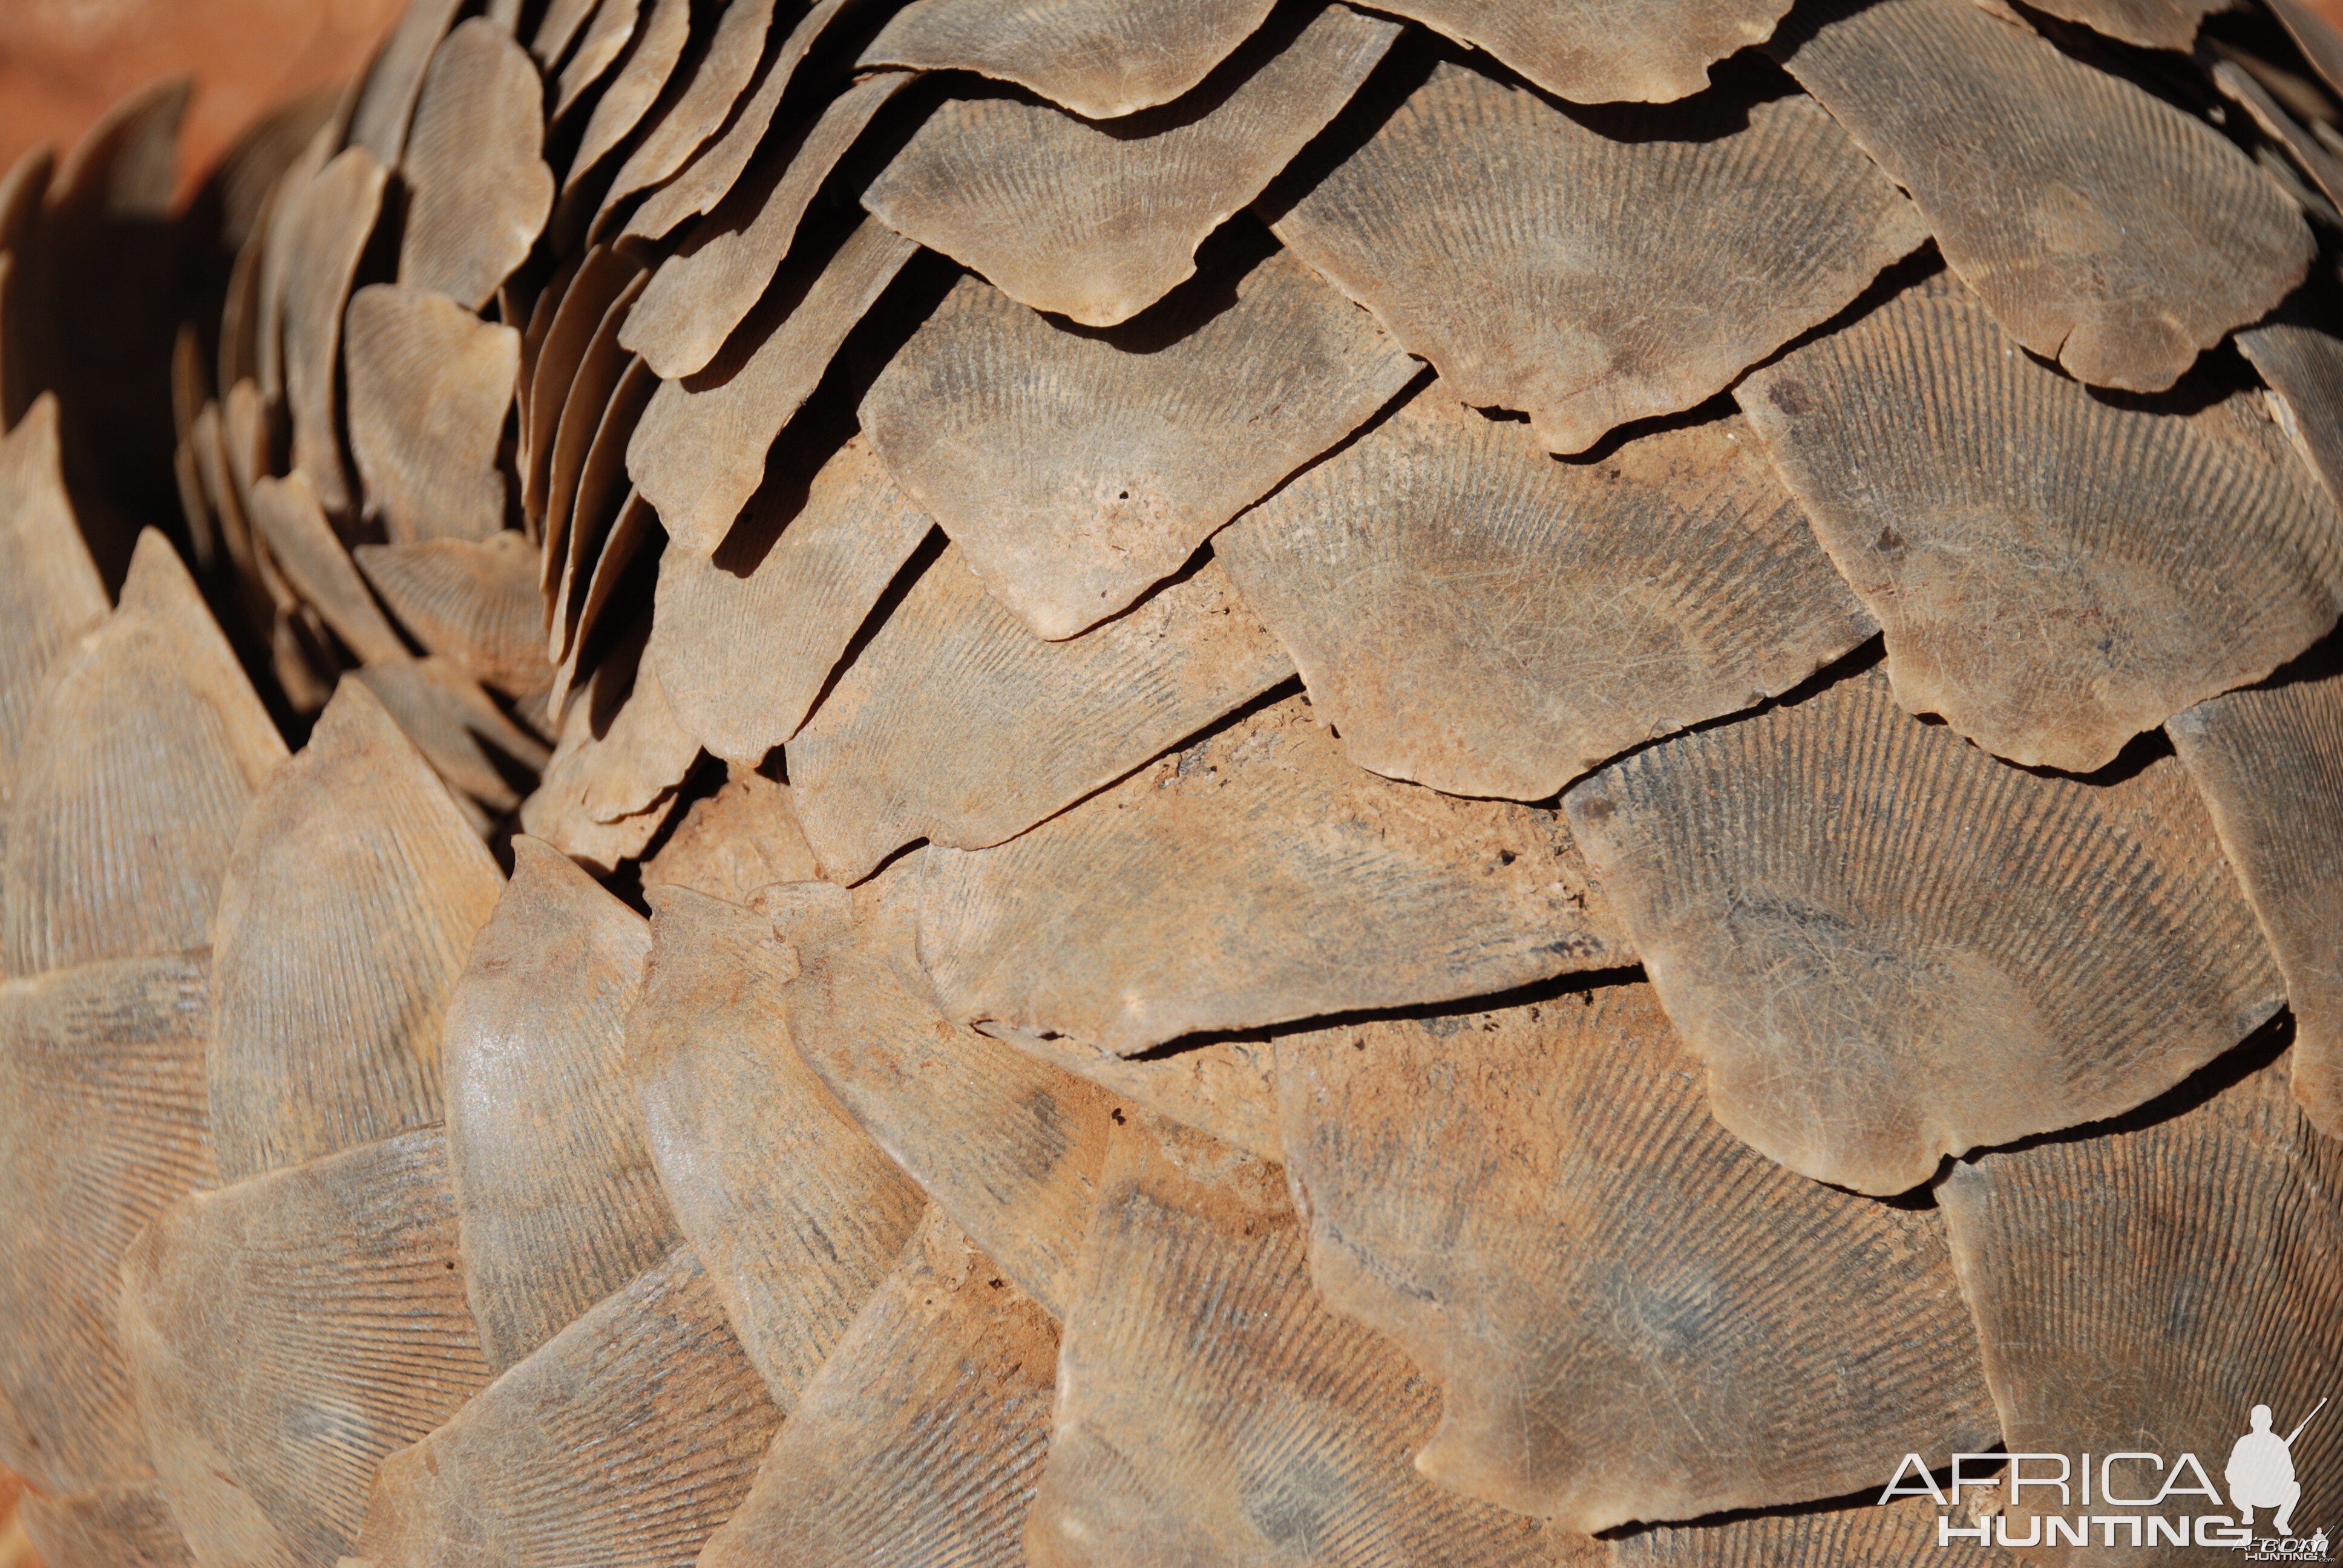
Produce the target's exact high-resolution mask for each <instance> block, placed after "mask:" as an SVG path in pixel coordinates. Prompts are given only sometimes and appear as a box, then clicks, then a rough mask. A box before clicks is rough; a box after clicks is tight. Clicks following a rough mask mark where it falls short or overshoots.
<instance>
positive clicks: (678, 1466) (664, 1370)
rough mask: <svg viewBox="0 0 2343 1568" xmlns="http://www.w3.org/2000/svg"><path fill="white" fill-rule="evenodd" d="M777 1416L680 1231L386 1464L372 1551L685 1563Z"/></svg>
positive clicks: (512, 1561) (508, 1561) (503, 1564)
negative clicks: (672, 1243)
mask: <svg viewBox="0 0 2343 1568" xmlns="http://www.w3.org/2000/svg"><path fill="white" fill-rule="evenodd" d="M779 1424H780V1412H779V1411H778V1410H776V1409H775V1408H774V1407H773V1404H772V1402H771V1401H770V1400H769V1399H767V1398H766V1397H765V1385H764V1382H763V1381H762V1380H761V1379H759V1377H758V1375H757V1369H756V1368H755V1367H754V1366H752V1365H750V1364H749V1358H748V1357H747V1356H745V1355H743V1354H742V1353H741V1351H740V1344H739V1341H738V1340H736V1339H735V1338H734V1337H733V1335H732V1331H731V1330H730V1329H729V1328H728V1327H727V1326H726V1324H725V1321H724V1309H723V1306H722V1303H721V1302H719V1300H718V1297H717V1294H716V1291H715V1288H714V1287H713V1286H712V1285H711V1284H710V1283H709V1279H708V1276H707V1274H706V1273H705V1272H704V1271H702V1270H701V1269H700V1267H699V1260H698V1259H697V1258H695V1257H694V1256H693V1255H692V1252H691V1249H690V1248H689V1247H678V1248H677V1249H676V1250H675V1251H674V1252H672V1253H671V1254H669V1257H668V1258H667V1259H666V1260H665V1261H662V1262H661V1263H659V1266H658V1267H656V1268H654V1269H652V1270H651V1271H649V1272H648V1273H646V1274H644V1275H643V1276H642V1277H641V1278H639V1279H638V1280H636V1281H634V1282H631V1283H630V1284H628V1286H627V1287H626V1288H625V1289H624V1290H621V1291H619V1292H618V1293H617V1294H615V1295H613V1296H611V1297H609V1298H608V1300H606V1301H604V1302H601V1303H600V1304H599V1305H598V1306H597V1307H596V1308H595V1309H594V1310H593V1311H592V1312H588V1314H587V1315H586V1316H585V1317H583V1318H581V1319H579V1320H578V1322H575V1323H572V1324H571V1325H570V1326H569V1327H568V1328H567V1329H565V1330H563V1331H562V1332H560V1333H559V1334H558V1335H556V1336H555V1337H554V1338H553V1339H552V1340H551V1341H550V1342H548V1343H547V1344H546V1345H544V1346H543V1347H542V1348H540V1349H539V1350H538V1352H536V1353H535V1354H534V1355H532V1356H530V1357H529V1358H528V1360H527V1361H525V1362H521V1363H520V1364H519V1365H518V1366H516V1367H514V1368H513V1369H512V1370H511V1371H510V1372H507V1373H506V1374H505V1375H504V1376H502V1377H500V1378H498V1380H497V1381H496V1382H495V1383H494V1384H492V1385H491V1386H490V1387H489V1388H488V1391H487V1392H484V1393H482V1394H480V1395H479V1396H478V1398H476V1399H474V1400H473V1401H472V1402H471V1403H469V1404H468V1405H466V1406H465V1407H464V1408H463V1409H462V1410H461V1411H458V1412H457V1413H456V1415H455V1416H454V1418H453V1419H452V1420H450V1421H449V1422H447V1424H446V1425H444V1426H442V1427H440V1428H439V1429H438V1430H437V1432H433V1433H431V1434H430V1436H428V1437H427V1438H425V1439H423V1440H422V1441H421V1442H417V1443H416V1444H415V1445H414V1446H412V1447H410V1448H407V1449H403V1450H401V1451H400V1452H397V1453H395V1454H393V1455H391V1456H390V1458H389V1459H388V1460H387V1462H385V1463H384V1465H383V1472H382V1479H381V1481H380V1482H379V1483H377V1485H376V1487H375V1490H374V1494H373V1497H372V1500H371V1501H370V1502H369V1503H368V1504H367V1519H366V1526H365V1528H364V1530H363V1531H361V1532H360V1533H359V1536H358V1542H357V1547H356V1549H355V1553H354V1554H355V1555H357V1557H358V1558H359V1559H360V1561H361V1563H363V1564H367V1565H369V1568H639V1565H640V1568H686V1565H687V1564H689V1563H691V1562H692V1560H693V1558H694V1557H695V1556H696V1555H697V1554H698V1553H699V1549H700V1546H701V1544H702V1543H704V1542H705V1541H706V1540H707V1538H708V1536H709V1533H711V1532H712V1531H714V1529H715V1528H716V1526H717V1525H718V1524H719V1523H722V1522H723V1521H724V1520H725V1519H726V1518H727V1517H729V1515H730V1514H731V1513H732V1512H733V1510H734V1509H735V1508H737V1507H738V1506H739V1502H740V1499H741V1497H742V1495H743V1494H744V1493H747V1492H748V1490H749V1480H750V1477H751V1475H752V1474H753V1473H754V1472H755V1470H756V1466H757V1460H758V1456H759V1454H761V1453H762V1452H764V1451H765V1448H766V1445H767V1444H768V1443H769V1442H770V1441H771V1439H772V1435H773V1430H774V1428H775V1427H777V1426H778V1425H779Z"/></svg>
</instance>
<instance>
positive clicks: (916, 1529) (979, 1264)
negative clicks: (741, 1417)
mask: <svg viewBox="0 0 2343 1568" xmlns="http://www.w3.org/2000/svg"><path fill="white" fill-rule="evenodd" d="M1057 1351H1058V1326H1057V1324H1056V1323H1054V1322H1051V1319H1050V1315H1049V1314H1048V1313H1047V1312H1043V1311H1042V1310H1041V1307H1040V1306H1038V1305H1037V1304H1035V1302H1033V1301H1032V1299H1031V1297H1029V1296H1027V1295H1026V1294H1025V1293H1024V1292H1022V1291H1020V1290H1019V1289H1018V1288H1017V1287H1016V1286H1015V1285H1013V1284H1011V1283H1010V1282H1008V1281H1007V1280H1005V1279H1003V1278H1002V1277H1001V1274H1000V1273H999V1272H998V1271H996V1270H995V1268H994V1266H993V1263H992V1260H991V1259H990V1258H988V1257H986V1256H985V1255H984V1253H983V1252H982V1251H979V1250H978V1249H977V1248H976V1246H975V1245H974V1244H972V1243H971V1242H970V1241H969V1240H968V1238H967V1237H966V1236H965V1235H963V1234H962V1233H961V1232H960V1230H959V1229H958V1228H957V1227H955V1226H954V1225H953V1224H952V1222H951V1221H950V1220H948V1219H946V1218H944V1216H943V1211H941V1210H940V1209H935V1208H932V1207H931V1208H930V1209H929V1211H928V1215H927V1219H926V1221H924V1222H923V1223H922V1224H921V1225H920V1228H919V1231H918V1232H917V1233H916V1234H915V1235H914V1236H913V1237H912V1238H911V1241H910V1245H909V1246H907V1247H906V1248H905V1249H904V1250H903V1255H902V1261H901V1262H900V1264H898V1265H897V1266H896V1268H895V1270H894V1271H893V1272H892V1273H891V1274H890V1275H889V1276H888V1278H887V1279H886V1281H885V1282H883V1283H882V1284H880V1287H879V1289H878V1291H877V1292H876V1293H875V1294H873V1295H872V1296H871V1298H870V1303H869V1305H867V1306H865V1307H864V1308H863V1310H862V1312H861V1315H860V1316H859V1317H857V1318H856V1319H855V1321H854V1324H853V1326H852V1327H851V1328H850V1329H848V1330H847V1332H846V1335H845V1337H844V1338H843V1339H841V1340H840V1342H839V1344H838V1348H837V1349H836V1350H835V1351H834V1352H831V1354H830V1360H829V1361H828V1362H824V1363H823V1365H822V1369H821V1371H820V1373H819V1374H818V1375H817V1376H816V1377H815V1378H814V1380H813V1382H812V1383H811V1384H809V1386H808V1387H807V1389H806V1392H805V1398H804V1400H803V1401H802V1402H800V1403H799V1405H798V1408H797V1409H796V1410H795V1411H793V1412H790V1415H789V1422H788V1423H787V1424H786V1425H784V1426H783V1427H782V1428H781V1432H780V1435H779V1437H777V1438H775V1439H774V1440H773V1446H772V1447H771V1449H769V1451H768V1452H766V1455H765V1460H764V1462H763V1464H762V1465H760V1466H759V1469H758V1472H757V1483H756V1484H755V1485H754V1486H753V1487H751V1488H750V1489H749V1495H748V1496H747V1497H746V1498H744V1499H742V1500H741V1503H740V1507H739V1512H738V1513H735V1514H733V1516H732V1518H731V1519H730V1520H729V1522H728V1523H726V1524H725V1526H724V1528H723V1529H721V1530H719V1531H718V1532H717V1533H715V1534H714V1535H712V1536H710V1537H709V1542H708V1545H707V1547H706V1549H705V1550H704V1551H702V1552H701V1553H700V1555H699V1568H758V1565H760V1564H764V1563H777V1562H780V1563H795V1564H802V1565H803V1568H859V1565H860V1564H863V1563H950V1564H952V1568H1022V1565H1023V1564H1024V1563H1025V1561H1026V1558H1025V1554H1024V1551H1023V1542H1022V1537H1023V1535H1024V1527H1025V1522H1026V1513H1027V1510H1028V1509H1029V1508H1030V1507H1031V1503H1032V1488H1033V1481H1034V1478H1035V1475H1036V1473H1038V1472H1039V1470H1040V1469H1041V1458H1042V1453H1043V1451H1044V1449H1045V1448H1046V1447H1047V1445H1048V1442H1049V1437H1050V1394H1051V1383H1052V1375H1053V1373H1054V1372H1055V1370H1056V1364H1057Z"/></svg>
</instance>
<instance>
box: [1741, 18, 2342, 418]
mask: <svg viewBox="0 0 2343 1568" xmlns="http://www.w3.org/2000/svg"><path fill="white" fill-rule="evenodd" d="M1773 47H1774V48H1775V52H1776V53H1777V54H1778V55H1780V56H1781V59H1782V63H1783V64H1784V65H1787V66H1788V67H1789V70H1790V74H1791V75H1794V76H1795V77H1796V78H1797V79H1798V82H1799V84H1800V85H1802V86H1804V87H1805V89H1806V90H1807V91H1808V92H1810V93H1812V94H1814V95H1815V97H1817V98H1819V99H1821V100H1822V102H1823V104H1824V106H1825V107H1826V108H1828V109H1829V110H1830V112H1831V114H1832V115H1833V116H1835V117H1836V118H1837V119H1838V120H1839V121H1840V123H1842V124H1843V125H1845V126H1846V128H1847V132H1848V134H1849V135H1851V136H1853V137H1854V138H1855V141H1856V142H1858V143H1860V144H1861V145H1862V146H1863V148H1864V150H1865V152H1867V153H1869V154H1870V155H1871V156H1873V157H1875V158H1876V159H1877V160H1878V161H1879V165H1880V166H1881V167H1882V168H1884V169H1885V170H1886V171H1887V173H1888V174H1889V175H1891V176H1894V177H1895V179H1896V183H1897V184H1899V185H1901V186H1903V187H1904V188H1905V189H1906V190H1907V191H1909V192H1910V193H1911V196H1912V200H1913V203H1914V205H1915V206H1917V207H1918V209H1919V211H1920V214H1921V216H1922V217H1923V218H1924V219H1926V223H1927V225H1928V227H1929V228H1930V229H1931V230H1932V231H1933V232H1934V233H1935V235H1936V244H1937V246H1938V247H1939V248H1940V249H1942V250H1943V252H1944V255H1945V259H1946V261H1947V262H1948V263H1950V264H1951V266H1952V268H1953V270H1954V272H1956V273H1957V274H1958V275H1960V276H1961V277H1963V278H1964V279H1966V281H1967V282H1968V284H1969V285H1970V286H1972V287H1973V288H1975V289H1976V291H1977V293H1978V295H1979V296H1980V297H1982V298H1983V299H1984V301H1985V304H1986V308H1988V309H1989V310H1991V311H1992V312H1993V317H1994V319H1995V320H1996V321H1997V322H1999V323H2000V324H2001V326H2002V327H2003V329H2004V330H2006V332H2008V333H2009V335H2010V336H2011V337H2015V338H2016V339H2017V341H2018V342H2020V343H2022V344H2024V345H2025V346H2026V347H2027V348H2030V349H2032V350H2033V351H2034V352H2035V353H2036V354H2039V355H2041V356H2042V357H2045V358H2050V359H2056V361H2057V362H2058V363H2059V364H2060V365H2061V366H2063V367H2065V368H2066V370H2067V371H2068V372H2069V373H2070V374H2072V375H2073V376H2074V377H2076V378H2077V379H2078V380H2082V381H2087V382H2089V383H2091V384H2092V385H2094V386H2099V387H2123V388H2125V389H2127V390H2130V391H2135V392H2155V391H2161V390H2163V389H2164V388H2166V387H2170V386H2171V385H2172V384H2173V383H2174V382H2175V381H2176V380H2177V379H2178V378H2179V377H2180V375H2181V373H2182V372H2184V371H2186V370H2187V368H2188V367H2189V366H2190V365H2191V364H2193V363H2195V361H2196V358H2197V354H2198V353H2199V352H2200V351H2201V350H2203V349H2206V348H2209V347H2212V346H2213V345H2214V344H2216V343H2218V342H2219V341H2220V340H2221V337H2222V335H2223V334H2224V333H2226V332H2227V331H2228V330H2229V329H2230V328H2231V327H2241V326H2243V325H2245V324H2246V323H2247V322H2249V321H2252V320H2254V319H2255V318H2256V317H2259V316H2260V315H2262V314H2263V313H2264V312H2265V311H2267V310H2268V309H2269V308H2270V307H2272V306H2274V305H2276V304H2277V303H2278V301H2279V300H2280V299H2281V298H2282V297H2285V295H2286V293H2287V291H2288V289H2290V288H2292V287H2293V286H2295V285H2296V284H2297V283H2298V282H2300V281H2301V279H2302V276H2303V273H2304V270H2305V269H2306V268H2307V267H2308V265H2309V262H2310V257H2311V249H2312V246H2311V237H2310V231H2309V229H2308V227H2307V226H2305V225H2304V223H2303V219H2302V216H2301V214H2300V213H2299V212H2298V211H2297V210H2296V208H2295V207H2294V206H2293V204H2291V203H2290V202H2288V200H2287V198H2286V196H2285V193H2284V192H2283V191H2282V190H2281V189H2280V188H2279V187H2278V186H2277V184H2275V183H2274V182H2273V181H2271V180H2270V178H2269V177H2268V176H2266V175H2264V174H2263V173H2262V172H2261V171H2260V170H2258V169H2257V168H2255V167H2254V166H2253V165H2252V164H2251V163H2250V162H2249V161H2248V160H2247V158H2246V157H2245V156H2244V155H2243V154H2242V153H2240V152H2239V151H2238V150H2237V147H2236V146H2234V145H2232V144H2231V143H2230V142H2229V141H2227V139H2226V138H2225V137H2223V136H2221V135H2220V133H2219V132H2217V131H2216V130H2214V129H2213V128H2211V127H2210V126H2207V125H2205V124H2204V123H2203V122H2202V121H2199V120H2197V119H2193V118H2191V117H2190V116H2187V115H2185V114H2183V113H2181V112H2180V111H2179V110H2177V109H2176V108H2174V107H2172V106H2170V105H2167V104H2166V103H2163V102H2162V101H2160V100H2158V99H2157V98H2154V97H2151V96H2150V95H2148V94H2147V92H2145V91H2143V90H2142V89H2141V88H2138V87H2136V86H2134V85H2132V84H2131V83H2129V82H2127V81H2125V80H2124V79H2123V78H2121V77H2119V76H2115V75H2108V74H2107V73H2105V72H2102V71H2097V70H2094V69H2093V68H2092V67H2090V66H2088V65H2084V64H2082V63H2081V62H2080V61H2077V60H2075V59H2073V58H2070V57H2069V56H2067V55H2064V54H2062V53H2060V52H2059V51H2058V50H2057V49H2056V48H2055V47H2053V46H2052V45H2050V44H2049V43H2047V42H2046V41H2045V40H2044V39H2042V38H2040V37H2038V36H2036V35H2034V34H2033V33H2032V31H2031V30H2029V29H2028V28H2026V27H2025V26H2024V25H2018V24H2016V23H2014V22H2012V21H2010V20H2006V19H2003V18H2000V17H1996V16H1994V15H1988V14H1987V13H1986V11H1985V10H1984V8H1982V7H1981V6H1978V5H1975V4H1973V3H1972V0H1885V3H1883V4H1878V5H1868V6H1863V7H1857V6H1855V5H1852V4H1850V3H1849V0H1836V3H1835V4H1833V5H1827V6H1824V7H1821V8H1819V9H1817V10H1816V11H1815V14H1814V15H1812V16H1811V17H1809V18H1806V19H1804V21H1803V25H1801V26H1800V27H1799V28H1798V29H1796V30H1795V32H1794V33H1792V34H1785V35H1783V36H1782V37H1781V38H1779V39H1777V40H1776V41H1775V45H1773ZM1946 146H1959V147H1961V148H1963V149H1965V152H1964V156H1959V157H1948V156H1943V154H1942V150H1941V149H1943V148H1945V147H1946Z"/></svg>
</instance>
